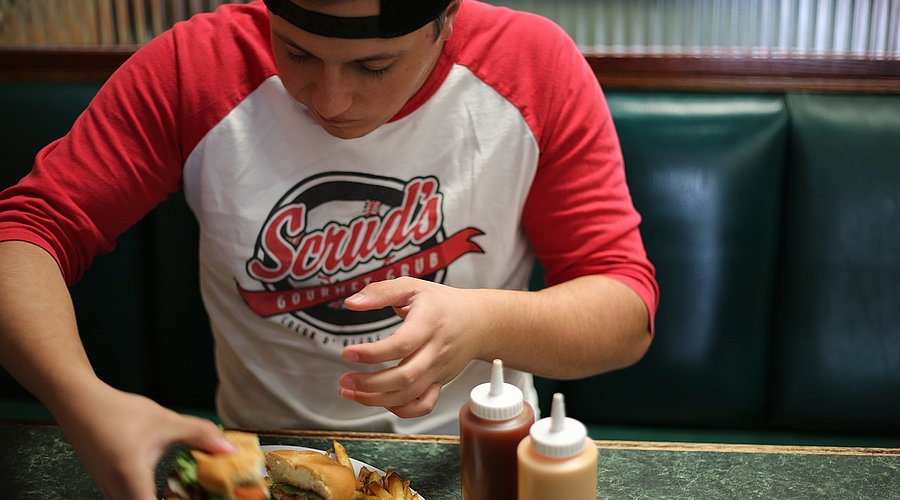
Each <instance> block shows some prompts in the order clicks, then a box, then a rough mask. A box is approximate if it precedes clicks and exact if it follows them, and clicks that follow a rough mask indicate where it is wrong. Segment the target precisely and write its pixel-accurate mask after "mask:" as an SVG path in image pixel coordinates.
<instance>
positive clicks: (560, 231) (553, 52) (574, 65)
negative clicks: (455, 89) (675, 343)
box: [464, 2, 659, 326]
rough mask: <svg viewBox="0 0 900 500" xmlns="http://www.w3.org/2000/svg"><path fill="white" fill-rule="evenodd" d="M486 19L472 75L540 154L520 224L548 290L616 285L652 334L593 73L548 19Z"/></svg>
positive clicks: (650, 271) (611, 133) (643, 279)
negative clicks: (600, 280) (590, 279)
mask: <svg viewBox="0 0 900 500" xmlns="http://www.w3.org/2000/svg"><path fill="white" fill-rule="evenodd" d="M464 5H466V6H468V7H469V8H470V9H472V10H473V11H474V9H475V8H479V9H486V7H484V6H480V4H477V3H472V2H468V3H466V4H464ZM472 14H475V12H472ZM480 14H481V15H480V16H477V17H480V19H485V18H488V17H491V18H492V19H493V21H492V22H493V23H494V28H493V29H488V28H485V27H484V26H482V28H481V29H479V30H477V31H478V33H466V36H467V37H472V38H474V39H475V40H477V42H476V43H477V44H478V45H480V46H481V47H489V51H490V67H486V65H482V66H479V64H478V62H477V61H474V60H473V62H472V65H473V67H475V68H477V69H476V71H477V72H478V74H479V77H481V78H482V79H483V80H485V81H486V83H488V84H490V85H491V86H492V87H493V88H495V89H497V91H498V92H500V93H501V94H503V95H504V96H506V98H507V99H509V100H510V101H511V102H513V104H515V105H516V107H517V108H518V109H519V110H520V111H521V113H522V115H523V117H524V118H525V120H526V121H527V122H528V124H529V126H530V128H531V129H532V131H533V132H534V136H535V139H536V140H537V142H538V147H539V149H540V158H539V163H538V168H537V173H536V176H535V179H534V183H533V185H532V186H531V191H530V193H529V196H528V199H527V200H526V204H525V207H524V213H523V220H522V223H523V226H524V228H525V231H526V233H527V235H528V237H529V239H530V241H531V243H532V245H533V246H534V250H535V253H536V255H537V257H538V259H539V260H540V262H541V264H542V266H543V267H544V270H545V279H546V280H547V283H548V284H550V285H553V284H557V283H561V282H564V281H567V280H571V279H573V278H576V277H579V276H585V275H593V274H601V275H605V276H608V277H611V278H614V279H616V280H619V281H621V282H623V283H625V284H626V285H628V286H629V287H631V288H632V289H633V290H634V291H635V292H637V294H638V295H639V296H640V297H641V298H642V299H643V301H644V303H645V304H646V306H647V308H648V310H649V312H650V320H651V326H652V323H653V317H654V316H655V313H656V308H657V303H658V300H659V288H658V285H657V282H656V278H655V269H654V267H653V265H652V264H651V263H650V261H649V259H648V258H647V254H646V251H645V250H644V245H643V241H642V239H641V235H640V232H639V224H640V221H641V217H640V215H639V214H638V212H637V211H636V210H635V208H634V205H633V203H632V200H631V194H630V192H629V190H628V185H627V184H626V180H625V169H624V164H623V160H622V153H621V149H620V146H619V139H618V136H617V134H616V130H615V126H614V124H613V121H612V117H611V115H610V112H609V108H608V106H607V103H606V99H605V97H604V95H603V92H602V90H601V88H600V85H599V83H598V82H597V79H596V77H595V75H594V73H593V71H592V70H591V68H590V66H589V65H588V64H587V61H586V60H585V58H584V56H583V54H582V53H581V52H580V51H579V50H578V48H577V47H576V46H575V44H574V42H573V41H572V40H571V38H570V37H569V36H568V34H566V33H565V32H564V31H563V30H562V29H561V28H560V27H559V26H557V25H555V24H553V23H551V22H549V21H547V20H546V19H543V18H540V17H538V16H533V15H530V14H523V13H519V14H515V13H513V12H512V11H507V10H505V9H500V10H497V11H495V15H493V16H488V15H486V12H481V13H480ZM484 24H488V23H487V22H484ZM473 31H476V30H473ZM510 32H512V33H513V34H512V36H510ZM490 33H503V35H504V36H496V35H494V36H495V38H491V35H490ZM468 40H469V43H472V39H468ZM510 41H513V42H514V43H510ZM467 50H469V49H467Z"/></svg>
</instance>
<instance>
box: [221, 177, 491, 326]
mask: <svg viewBox="0 0 900 500" xmlns="http://www.w3.org/2000/svg"><path fill="white" fill-rule="evenodd" d="M442 208H443V195H442V194H441V192H440V184H439V182H438V180H437V179H436V178H434V177H416V178H414V179H410V180H408V181H405V182H403V181H400V180H397V179H391V178H387V177H378V176H371V175H362V174H353V173H341V172H336V173H327V174H320V175H317V176H314V177H311V178H309V179H306V180H304V181H301V182H300V183H298V184H297V185H296V186H294V187H293V188H292V189H291V190H290V191H289V192H288V193H287V194H286V195H285V196H283V197H282V198H281V200H279V201H278V203H277V204H276V205H275V207H274V208H273V209H272V211H271V213H270V214H269V216H268V218H267V220H266V221H265V222H264V223H263V225H262V228H261V230H260V233H259V237H258V238H257V241H256V245H255V248H254V255H253V256H252V257H251V258H250V259H248V260H247V262H246V271H247V275H248V276H249V277H250V278H252V279H253V280H254V281H255V282H257V283H259V284H260V285H262V288H263V289H262V290H250V289H245V288H244V287H242V286H241V285H240V284H238V292H239V293H240V294H241V297H242V298H243V299H244V302H246V304H247V305H248V306H249V307H250V308H251V309H252V310H253V311H254V312H256V313H257V314H259V315H260V316H264V317H270V316H276V315H291V316H293V317H295V318H296V319H298V320H301V321H303V322H305V323H308V324H312V325H314V326H316V327H317V328H319V329H321V330H324V331H325V332H328V333H332V334H346V335H350V334H359V333H367V332H372V331H375V330H380V329H384V328H388V327H390V326H393V325H395V324H396V323H399V322H400V318H398V317H397V316H396V315H395V314H394V313H393V310H392V309H390V308H387V309H384V310H380V311H365V312H355V311H347V310H345V309H343V307H342V303H343V302H342V299H344V298H345V297H348V296H350V295H352V294H354V293H356V292H357V291H359V290H362V288H363V287H365V286H366V285H367V284H368V283H371V282H373V281H380V280H385V279H392V278H396V277H400V276H412V277H416V278H422V279H427V280H431V281H436V282H443V280H444V277H445V276H446V273H447V269H448V266H450V264H451V263H453V262H454V261H456V260H457V259H459V258H460V257H462V256H464V255H466V254H468V253H483V250H482V248H481V247H480V246H479V245H478V244H477V243H474V242H473V241H471V238H473V237H475V236H478V235H481V234H483V233H482V231H480V230H478V229H476V228H474V227H470V228H466V229H463V230H461V231H458V232H456V233H455V234H452V235H450V236H447V235H446V233H445V231H444V227H443V223H444V221H443V211H442Z"/></svg>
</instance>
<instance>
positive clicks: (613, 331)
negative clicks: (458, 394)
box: [479, 276, 651, 379]
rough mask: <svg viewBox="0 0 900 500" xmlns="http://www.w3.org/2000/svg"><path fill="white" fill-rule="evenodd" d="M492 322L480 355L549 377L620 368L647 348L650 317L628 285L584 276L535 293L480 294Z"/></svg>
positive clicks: (491, 291)
mask: <svg viewBox="0 0 900 500" xmlns="http://www.w3.org/2000/svg"><path fill="white" fill-rule="evenodd" d="M483 293H484V294H485V296H484V302H483V303H484V307H485V308H486V309H487V311H486V312H487V313H488V314H486V315H484V317H487V318H492V319H491V320H490V321H491V324H490V325H489V331H490V334H489V335H486V336H485V337H484V339H485V341H484V344H483V346H482V347H483V350H482V352H481V355H480V356H479V357H480V358H481V359H483V360H485V361H490V359H492V358H502V359H503V362H504V365H506V366H509V367H512V368H517V369H520V370H525V371H529V372H532V373H535V374H537V375H541V376H545V377H551V378H563V379H567V378H579V377H585V376H590V375H595V374H597V373H602V372H607V371H611V370H615V369H619V368H624V367H626V366H629V365H631V364H633V363H635V362H637V361H638V360H639V359H640V358H641V357H642V356H643V355H644V353H645V352H646V351H647V348H648V347H649V346H650V341H651V335H650V332H649V315H648V313H647V308H646V306H645V305H644V303H643V301H642V300H641V299H640V297H639V296H638V295H637V293H635V292H634V291H633V290H631V289H630V288H629V287H627V286H626V285H624V284H622V283H621V282H618V281H615V280H613V279H610V278H606V277H602V276H586V277H582V278H577V279H575V280H572V281H569V282H566V283H562V284H559V285H556V286H554V287H550V288H547V289H544V290H541V291H539V292H512V291H499V290H485V291H483Z"/></svg>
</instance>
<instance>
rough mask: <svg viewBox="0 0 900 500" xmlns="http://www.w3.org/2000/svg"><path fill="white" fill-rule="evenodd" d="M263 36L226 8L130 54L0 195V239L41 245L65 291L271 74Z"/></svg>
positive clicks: (259, 26)
mask: <svg viewBox="0 0 900 500" xmlns="http://www.w3.org/2000/svg"><path fill="white" fill-rule="evenodd" d="M263 33H265V34H266V35H265V36H263V35H262V34H263ZM267 33H268V20H267V18H266V17H265V11H264V8H261V7H259V6H257V7H254V8H248V7H240V8H233V7H231V6H229V7H228V8H227V9H222V11H221V12H219V14H218V15H215V14H213V15H209V14H208V15H203V16H197V17H196V18H195V19H194V20H192V21H189V22H188V23H181V24H179V25H176V27H175V28H174V29H173V30H171V31H169V32H166V33H164V34H162V35H160V36H159V37H157V38H155V39H154V40H152V41H151V42H150V43H148V44H147V45H146V46H144V47H143V48H141V49H140V50H138V51H137V52H136V53H135V55H134V56H132V57H131V58H130V59H129V60H128V61H126V63H125V64H123V66H122V67H121V68H119V69H118V70H117V71H116V72H115V73H114V74H113V75H112V76H111V77H110V79H109V80H108V81H107V82H106V84H105V85H104V86H103V88H101V90H100V91H99V92H98V94H97V95H96V97H95V98H94V100H93V101H92V102H91V104H90V105H89V106H88V108H87V109H86V110H85V112H84V113H82V115H81V116H80V117H79V118H78V119H77V120H76V121H75V123H74V124H73V126H72V129H71V130H70V131H69V133H68V134H67V135H66V136H65V137H63V138H61V139H59V140H57V141H55V142H53V143H51V144H50V145H48V146H47V147H45V148H44V149H43V150H41V151H40V152H39V153H38V155H37V157H36V159H35V163H34V167H33V169H32V171H31V173H30V174H29V175H27V176H26V177H25V178H24V179H23V180H22V181H20V182H19V183H18V184H17V185H15V186H13V187H11V188H9V189H7V190H5V191H4V192H3V193H2V194H0V240H22V241H28V242H31V243H33V244H36V245H38V246H40V247H42V248H44V249H45V250H47V251H48V252H49V253H50V254H51V255H53V256H54V258H56V260H57V262H58V264H59V266H60V269H61V270H62V273H63V276H64V277H65V279H66V282H67V283H68V284H69V285H71V284H73V283H75V282H76V281H78V280H79V279H80V277H81V276H82V275H83V273H84V272H85V270H86V269H87V268H88V267H89V266H90V263H91V261H92V260H93V258H94V257H95V256H96V255H98V254H102V253H106V252H109V251H111V250H112V249H113V248H114V247H115V240H116V238H117V236H118V235H119V234H121V233H122V232H124V231H125V230H126V229H128V228H129V227H130V226H131V225H133V224H135V223H136V222H137V221H138V220H140V219H141V218H142V217H143V216H144V215H145V214H146V213H147V212H149V211H150V210H151V209H152V208H153V207H154V206H156V205H157V204H158V203H159V202H161V201H162V200H163V199H165V198H166V197H167V196H168V195H169V194H170V193H172V192H174V191H177V190H178V189H179V188H180V186H181V175H182V167H183V165H184V162H185V160H186V158H187V156H188V155H189V154H190V152H191V151H192V150H193V148H194V147H195V146H196V144H197V143H198V142H199V141H200V139H201V138H202V137H203V135H205V134H206V133H207V132H208V131H209V129H210V128H211V127H212V126H214V125H215V123H216V122H217V121H218V120H220V119H221V118H222V116H224V114H225V113H227V112H228V111H229V110H230V109H231V108H232V107H233V106H234V105H235V104H236V103H237V102H238V101H239V100H240V99H241V98H243V96H245V95H246V94H247V93H248V92H249V90H250V89H251V88H253V86H255V85H258V84H259V82H260V81H262V79H264V78H265V77H266V76H268V75H269V74H271V73H272V72H273V71H274V70H272V69H271V66H272V64H271V57H270V56H269V55H268V54H270V52H269V50H268V37H267ZM245 57H246V58H247V62H246V64H245V60H244V58H245ZM235 61H239V64H235ZM225 64H229V65H230V66H232V67H236V69H235V70H234V71H231V72H225V71H222V69H221V68H223V67H224V65H225Z"/></svg>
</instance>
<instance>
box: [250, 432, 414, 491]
mask: <svg viewBox="0 0 900 500" xmlns="http://www.w3.org/2000/svg"><path fill="white" fill-rule="evenodd" d="M260 448H261V449H262V451H272V450H298V451H315V452H318V453H323V454H324V453H325V452H324V451H322V450H318V449H316V448H307V447H305V446H291V445H286V444H266V445H262V446H260ZM350 463H351V464H352V465H353V475H354V476H356V477H359V470H360V469H361V468H362V467H365V468H366V469H369V470H373V471H375V472H377V473H379V474H381V475H382V476H383V475H385V472H384V471H383V470H381V469H379V468H377V467H372V466H371V465H369V464H367V463H365V462H360V461H359V460H356V459H354V458H352V457H351V458H350ZM263 473H265V471H264V472H263ZM410 491H412V492H413V493H416V490H414V489H412V488H410ZM419 500H425V498H423V497H422V495H419Z"/></svg>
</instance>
